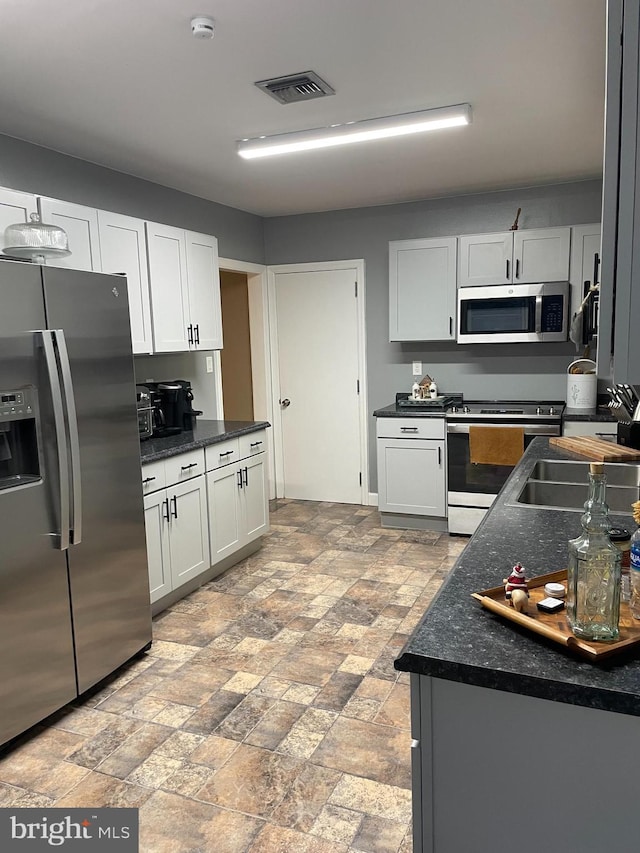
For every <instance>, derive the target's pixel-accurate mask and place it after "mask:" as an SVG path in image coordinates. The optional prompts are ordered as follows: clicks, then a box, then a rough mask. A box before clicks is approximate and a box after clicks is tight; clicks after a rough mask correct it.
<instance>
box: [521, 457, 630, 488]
mask: <svg viewBox="0 0 640 853" xmlns="http://www.w3.org/2000/svg"><path fill="white" fill-rule="evenodd" d="M604 473H605V474H606V477H607V493H608V491H609V486H640V464H635V463H634V464H632V463H628V462H627V463H625V462H622V463H620V462H615V463H613V462H605V463H604ZM529 479H530V480H544V481H545V482H551V483H583V484H584V485H587V484H588V482H589V463H588V462H560V461H558V460H555V459H541V460H540V461H539V462H536V464H535V465H534V467H533V470H532V471H531V473H530V474H529Z"/></svg>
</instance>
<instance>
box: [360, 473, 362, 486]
mask: <svg viewBox="0 0 640 853" xmlns="http://www.w3.org/2000/svg"><path fill="white" fill-rule="evenodd" d="M359 479H360V485H362V471H360V474H359Z"/></svg>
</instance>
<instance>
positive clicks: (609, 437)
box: [562, 421, 618, 441]
mask: <svg viewBox="0 0 640 853" xmlns="http://www.w3.org/2000/svg"><path fill="white" fill-rule="evenodd" d="M562 434H563V435H590V436H592V437H593V438H603V439H605V441H617V438H618V424H617V422H616V421H565V422H564V423H563V425H562Z"/></svg>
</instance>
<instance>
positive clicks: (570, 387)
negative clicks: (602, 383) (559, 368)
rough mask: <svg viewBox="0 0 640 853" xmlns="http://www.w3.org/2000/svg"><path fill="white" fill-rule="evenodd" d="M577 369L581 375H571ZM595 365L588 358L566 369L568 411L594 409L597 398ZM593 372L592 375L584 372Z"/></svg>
mask: <svg viewBox="0 0 640 853" xmlns="http://www.w3.org/2000/svg"><path fill="white" fill-rule="evenodd" d="M575 367H579V368H581V369H582V371H583V373H571V369H572V368H575ZM595 369H596V363H595V361H591V359H589V358H579V359H577V360H576V361H573V362H571V364H570V365H569V367H568V368H567V407H568V408H570V409H595V407H596V403H597V396H598V377H597V376H596V374H595ZM589 370H593V371H594V372H593V373H586V372H584V371H589Z"/></svg>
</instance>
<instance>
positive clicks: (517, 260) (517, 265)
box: [516, 258, 520, 278]
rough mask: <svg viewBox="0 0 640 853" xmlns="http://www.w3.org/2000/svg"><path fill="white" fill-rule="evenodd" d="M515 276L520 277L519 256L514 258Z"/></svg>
mask: <svg viewBox="0 0 640 853" xmlns="http://www.w3.org/2000/svg"><path fill="white" fill-rule="evenodd" d="M516 278H520V258H516Z"/></svg>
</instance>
